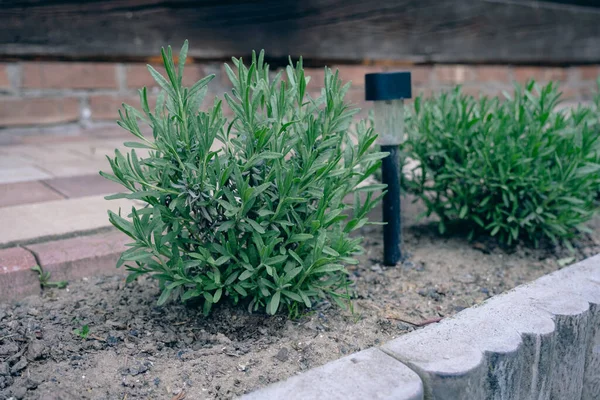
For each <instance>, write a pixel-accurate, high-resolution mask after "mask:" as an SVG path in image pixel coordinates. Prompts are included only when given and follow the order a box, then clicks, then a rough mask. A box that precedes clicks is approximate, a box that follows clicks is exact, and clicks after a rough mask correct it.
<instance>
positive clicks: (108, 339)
mask: <svg viewBox="0 0 600 400" xmlns="http://www.w3.org/2000/svg"><path fill="white" fill-rule="evenodd" d="M118 342H119V339H117V338H116V337H114V336H111V335H108V336H107V337H106V343H108V345H110V346H114V345H116V344H117V343H118Z"/></svg>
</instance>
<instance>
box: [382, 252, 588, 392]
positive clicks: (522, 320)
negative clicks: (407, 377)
mask: <svg viewBox="0 0 600 400" xmlns="http://www.w3.org/2000/svg"><path fill="white" fill-rule="evenodd" d="M598 304H600V256H596V257H592V258H591V259H588V260H586V261H584V262H581V263H579V264H576V265H574V266H571V267H569V268H565V269H563V270H561V271H558V272H555V273H553V274H550V275H547V276H545V277H542V278H540V279H538V280H537V281H535V282H533V283H531V284H528V285H523V286H520V287H518V288H516V289H514V290H512V291H510V292H508V293H506V294H504V295H500V296H496V297H494V298H492V299H490V300H489V301H488V302H486V303H484V304H483V305H482V306H480V307H474V308H470V309H467V310H465V311H463V312H461V313H459V314H457V315H456V316H455V317H453V318H449V319H447V320H444V321H442V322H441V323H440V324H436V325H435V326H429V327H427V328H425V329H423V330H420V331H415V332H414V333H411V334H408V335H404V336H402V337H400V338H398V339H395V340H393V341H391V342H389V343H387V344H386V345H384V346H383V347H382V350H383V351H385V352H386V353H388V354H390V355H393V356H394V357H396V358H397V359H399V360H401V361H402V362H404V363H405V364H406V365H409V366H410V367H411V368H413V369H414V370H418V371H420V376H421V377H422V379H424V386H425V387H426V397H428V398H429V397H430V398H435V399H456V398H468V399H474V400H477V399H521V398H536V399H537V398H540V399H548V398H555V399H579V398H585V399H597V398H600V368H598V366H599V365H600V355H599V354H598V352H597V351H596V352H594V351H593V349H594V348H596V347H595V346H596V343H600V337H599V334H598V326H600V315H599V313H598V312H597V311H598V307H597V306H598ZM582 395H583V397H582Z"/></svg>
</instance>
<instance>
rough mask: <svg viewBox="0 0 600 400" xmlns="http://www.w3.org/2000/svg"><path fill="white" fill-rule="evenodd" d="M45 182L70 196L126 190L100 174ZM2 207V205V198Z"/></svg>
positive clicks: (0, 192)
mask: <svg viewBox="0 0 600 400" xmlns="http://www.w3.org/2000/svg"><path fill="white" fill-rule="evenodd" d="M107 170H108V169H107ZM44 183H45V184H46V185H48V186H50V187H52V188H53V189H54V190H56V191H57V192H59V193H61V194H62V195H64V196H65V197H68V198H77V197H85V196H94V195H97V194H113V193H118V192H121V191H123V190H124V188H123V186H121V185H118V184H116V183H115V182H113V181H109V180H108V179H106V178H104V177H102V176H100V175H99V174H93V175H83V176H71V177H67V178H56V179H50V180H47V181H44ZM1 190H2V188H1V186H0V196H2V191H1ZM0 207H2V201H1V200H0Z"/></svg>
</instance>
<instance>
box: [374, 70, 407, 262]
mask: <svg viewBox="0 0 600 400" xmlns="http://www.w3.org/2000/svg"><path fill="white" fill-rule="evenodd" d="M411 94H412V93H411V85H410V72H384V73H375V74H366V75H365V98H366V100H367V101H374V102H375V107H374V111H375V130H376V131H377V132H378V133H379V137H378V143H379V144H380V145H381V151H385V152H388V153H389V155H388V156H387V157H385V158H384V159H383V160H382V161H381V177H382V181H383V183H385V184H386V185H387V193H386V194H385V195H384V196H383V222H385V223H386V224H385V225H384V226H383V263H384V264H385V265H396V264H397V263H398V261H400V258H401V257H402V253H401V250H400V244H401V229H400V174H401V173H402V171H400V154H399V153H400V144H401V143H402V142H403V140H404V99H410V98H411Z"/></svg>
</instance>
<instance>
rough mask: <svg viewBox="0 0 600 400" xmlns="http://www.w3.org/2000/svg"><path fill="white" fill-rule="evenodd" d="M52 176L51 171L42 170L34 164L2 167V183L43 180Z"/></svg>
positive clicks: (0, 181) (0, 176)
mask: <svg viewBox="0 0 600 400" xmlns="http://www.w3.org/2000/svg"><path fill="white" fill-rule="evenodd" d="M51 177H52V175H50V174H49V173H47V172H45V171H42V170H41V169H39V168H37V167H34V166H24V167H17V168H0V184H3V183H14V182H27V181H41V180H44V179H49V178H51Z"/></svg>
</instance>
